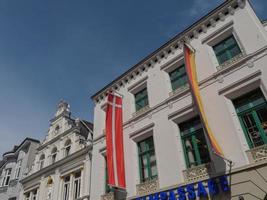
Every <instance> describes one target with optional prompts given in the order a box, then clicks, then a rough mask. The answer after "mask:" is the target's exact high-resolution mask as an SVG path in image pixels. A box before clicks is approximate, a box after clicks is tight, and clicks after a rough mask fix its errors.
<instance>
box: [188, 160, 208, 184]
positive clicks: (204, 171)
mask: <svg viewBox="0 0 267 200" xmlns="http://www.w3.org/2000/svg"><path fill="white" fill-rule="evenodd" d="M212 173H213V169H212V167H211V164H210V163H207V164H203V165H199V166H196V167H192V168H189V169H186V170H184V171H183V175H184V179H185V181H186V182H196V181H200V180H203V179H207V178H209V177H210V175H211V174H212Z"/></svg>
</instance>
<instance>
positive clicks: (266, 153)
mask: <svg viewBox="0 0 267 200" xmlns="http://www.w3.org/2000/svg"><path fill="white" fill-rule="evenodd" d="M246 154H247V156H248V160H249V162H250V163H256V162H259V161H262V160H267V144H264V145H262V146H259V147H255V148H253V149H250V150H247V151H246Z"/></svg>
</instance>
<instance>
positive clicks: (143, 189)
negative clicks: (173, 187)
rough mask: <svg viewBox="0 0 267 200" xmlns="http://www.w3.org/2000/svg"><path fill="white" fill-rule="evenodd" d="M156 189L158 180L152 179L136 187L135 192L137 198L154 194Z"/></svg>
mask: <svg viewBox="0 0 267 200" xmlns="http://www.w3.org/2000/svg"><path fill="white" fill-rule="evenodd" d="M158 189H159V182H158V179H152V180H149V181H146V182H144V183H140V184H138V185H136V191H137V195H138V196H143V195H147V194H150V193H155V192H156V191H157V190H158Z"/></svg>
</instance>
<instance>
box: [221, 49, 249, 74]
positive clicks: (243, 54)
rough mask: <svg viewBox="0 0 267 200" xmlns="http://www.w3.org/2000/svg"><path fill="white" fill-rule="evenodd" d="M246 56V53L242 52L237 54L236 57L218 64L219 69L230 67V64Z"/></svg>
mask: <svg viewBox="0 0 267 200" xmlns="http://www.w3.org/2000/svg"><path fill="white" fill-rule="evenodd" d="M245 56H246V54H245V53H240V54H238V55H236V56H235V57H233V58H232V59H230V60H227V61H226V62H224V63H222V64H221V65H219V66H217V70H222V69H225V68H227V67H229V66H230V65H233V64H235V63H237V62H238V61H239V60H241V59H242V58H244V57H245Z"/></svg>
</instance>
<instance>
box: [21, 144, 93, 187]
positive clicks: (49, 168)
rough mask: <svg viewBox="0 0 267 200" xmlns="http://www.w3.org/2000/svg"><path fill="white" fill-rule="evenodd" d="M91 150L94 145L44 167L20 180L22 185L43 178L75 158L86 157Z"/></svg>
mask: <svg viewBox="0 0 267 200" xmlns="http://www.w3.org/2000/svg"><path fill="white" fill-rule="evenodd" d="M91 150H92V145H89V146H87V147H85V148H83V149H81V150H79V151H77V152H75V153H73V154H71V155H69V156H68V157H66V158H63V159H61V160H59V161H57V162H55V163H53V164H52V165H49V166H47V167H44V168H42V169H41V170H39V171H37V172H35V173H33V174H30V175H29V176H27V177H25V178H23V179H22V180H20V182H21V183H22V184H24V183H26V182H28V181H30V180H32V179H35V178H37V177H41V176H42V175H44V174H45V173H47V172H49V171H52V170H55V169H56V168H58V167H60V166H62V165H64V164H66V163H68V162H70V161H72V160H74V159H75V158H78V157H80V156H82V155H85V154H86V153H88V152H89V151H91Z"/></svg>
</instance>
